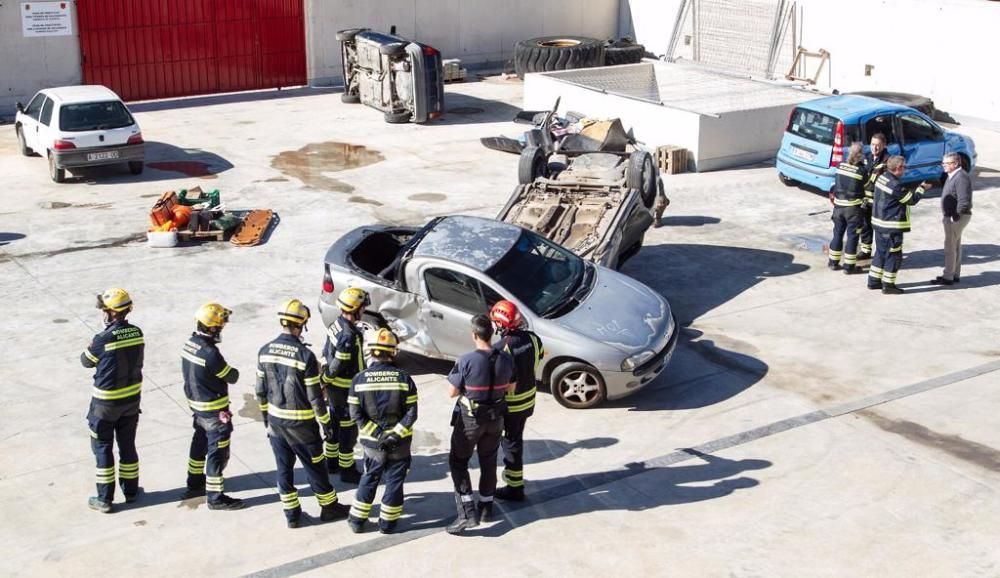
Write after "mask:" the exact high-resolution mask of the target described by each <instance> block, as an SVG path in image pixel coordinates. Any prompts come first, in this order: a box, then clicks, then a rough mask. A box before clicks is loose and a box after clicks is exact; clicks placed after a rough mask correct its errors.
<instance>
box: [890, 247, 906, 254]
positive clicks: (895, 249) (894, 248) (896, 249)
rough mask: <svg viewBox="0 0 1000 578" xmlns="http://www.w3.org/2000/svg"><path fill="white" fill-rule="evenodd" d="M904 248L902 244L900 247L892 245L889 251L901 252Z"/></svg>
mask: <svg viewBox="0 0 1000 578" xmlns="http://www.w3.org/2000/svg"><path fill="white" fill-rule="evenodd" d="M902 250H903V246H902V245H900V246H899V247H892V248H891V249H889V252H890V253H899V252H900V251H902Z"/></svg>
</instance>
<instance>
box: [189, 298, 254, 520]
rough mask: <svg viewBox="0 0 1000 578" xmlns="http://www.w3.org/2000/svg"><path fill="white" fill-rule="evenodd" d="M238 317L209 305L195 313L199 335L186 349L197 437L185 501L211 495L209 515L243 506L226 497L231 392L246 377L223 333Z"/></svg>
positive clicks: (193, 448)
mask: <svg viewBox="0 0 1000 578" xmlns="http://www.w3.org/2000/svg"><path fill="white" fill-rule="evenodd" d="M232 313H233V312H232V311H230V310H229V309H226V308H225V307H223V306H222V305H219V304H218V303H206V304H205V305H202V306H201V307H200V308H198V311H197V312H196V313H195V316H194V318H195V323H196V325H195V332H194V333H192V334H191V337H190V338H188V340H187V342H186V343H185V344H184V347H183V348H182V349H181V373H182V374H183V375H184V395H185V396H186V397H187V401H188V406H189V407H190V408H191V412H192V414H193V417H194V423H193V427H194V435H193V437H192V438H191V450H190V451H189V453H188V476H187V491H185V492H184V495H183V496H182V497H181V499H185V500H186V499H188V498H193V497H195V496H203V495H205V493H206V491H207V493H208V509H209V510H240V509H242V508H244V507H245V504H244V503H243V500H239V499H236V498H231V497H229V496H227V495H226V494H224V493H223V490H224V487H223V485H224V483H223V477H222V472H223V470H225V469H226V464H228V463H229V442H230V441H231V438H232V435H233V423H232V422H233V414H232V412H230V411H229V386H230V385H232V384H234V383H236V381H237V380H239V378H240V372H239V371H237V370H236V368H234V367H232V366H230V365H229V364H228V363H226V360H225V358H223V357H222V353H220V352H219V347H218V345H217V344H218V343H219V342H220V341H222V329H223V328H224V327H225V326H226V323H228V322H229V316H230V315H232Z"/></svg>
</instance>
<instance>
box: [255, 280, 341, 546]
mask: <svg viewBox="0 0 1000 578" xmlns="http://www.w3.org/2000/svg"><path fill="white" fill-rule="evenodd" d="M278 319H279V320H280V321H281V326H282V327H283V328H284V330H283V331H282V333H281V335H279V336H278V337H277V338H276V339H275V340H274V341H271V342H270V343H268V344H267V345H265V346H264V347H261V348H260V352H259V353H258V355H257V385H256V388H255V390H256V394H257V400H258V403H260V411H261V414H262V415H263V416H264V425H265V427H266V428H267V432H268V439H269V440H270V441H271V450H272V451H273V452H274V461H275V462H276V464H277V469H278V494H279V496H280V498H281V503H282V505H283V506H284V509H285V519H286V520H287V522H288V527H289V528H298V527H299V519H300V517H301V515H302V507H301V506H300V505H299V494H298V492H297V491H296V490H295V477H294V468H295V459H296V458H298V459H299V460H300V461H301V462H302V468H303V469H305V471H306V477H308V478H309V486H310V487H311V488H312V491H313V494H315V495H316V499H317V500H318V501H319V505H320V507H321V509H322V512H321V514H320V519H321V520H322V521H324V522H326V521H330V520H337V519H341V518H346V517H347V512H348V510H349V508H348V507H347V506H345V505H343V504H341V503H339V502H338V500H337V491H336V490H334V489H333V486H332V485H330V476H329V474H328V473H327V471H326V465H325V464H324V463H323V459H324V457H323V443H322V441H323V438H322V436H321V435H320V431H319V427H317V425H316V422H317V421H319V423H320V424H322V425H323V429H324V430H328V429H329V428H330V413H329V412H328V411H327V407H326V402H325V401H324V399H323V388H322V386H321V385H320V382H319V364H318V363H317V361H316V356H315V355H314V354H313V352H312V351H310V350H309V347H308V346H307V344H306V343H304V342H303V341H302V331H303V330H304V329H305V326H306V323H307V322H308V321H309V308H308V307H306V306H305V305H303V304H302V302H301V301H299V300H298V299H292V300H290V301H286V302H284V303H283V304H282V305H281V308H280V309H279V310H278Z"/></svg>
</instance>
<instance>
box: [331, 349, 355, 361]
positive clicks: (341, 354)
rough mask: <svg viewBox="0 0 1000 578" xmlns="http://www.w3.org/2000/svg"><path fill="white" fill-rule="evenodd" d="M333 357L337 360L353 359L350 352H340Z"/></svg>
mask: <svg viewBox="0 0 1000 578" xmlns="http://www.w3.org/2000/svg"><path fill="white" fill-rule="evenodd" d="M333 356H334V357H336V358H337V359H345V360H350V359H351V352H350V351H338V352H336V353H335V354H334V355H333Z"/></svg>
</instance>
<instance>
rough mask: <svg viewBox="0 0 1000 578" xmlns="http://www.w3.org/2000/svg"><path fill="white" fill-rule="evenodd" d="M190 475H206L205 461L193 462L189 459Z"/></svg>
mask: <svg viewBox="0 0 1000 578" xmlns="http://www.w3.org/2000/svg"><path fill="white" fill-rule="evenodd" d="M188 473H189V474H192V475H195V476H199V475H202V474H204V473H205V460H200V461H199V460H193V459H191V458H188Z"/></svg>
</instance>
